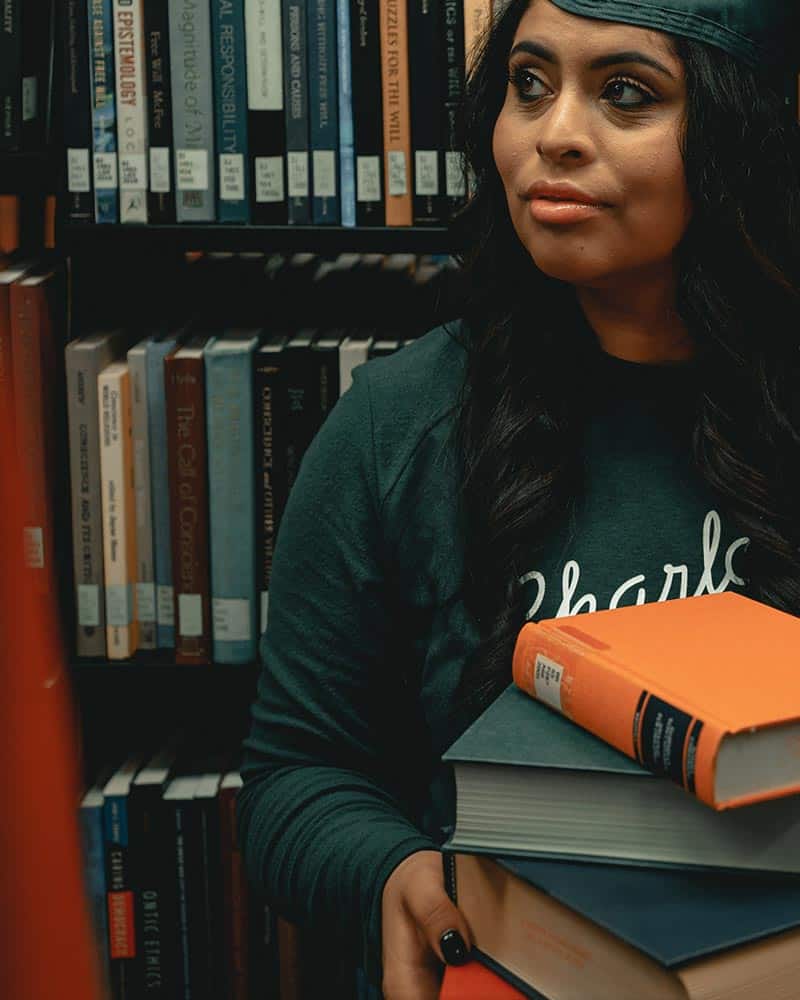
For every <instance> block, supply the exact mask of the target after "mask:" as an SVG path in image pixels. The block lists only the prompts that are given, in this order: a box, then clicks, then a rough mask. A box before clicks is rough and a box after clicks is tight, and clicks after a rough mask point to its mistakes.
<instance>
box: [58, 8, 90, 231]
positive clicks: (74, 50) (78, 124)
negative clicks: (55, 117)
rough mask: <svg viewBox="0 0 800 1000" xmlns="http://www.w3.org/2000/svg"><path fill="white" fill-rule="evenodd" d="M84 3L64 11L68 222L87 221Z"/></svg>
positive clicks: (86, 36)
mask: <svg viewBox="0 0 800 1000" xmlns="http://www.w3.org/2000/svg"><path fill="white" fill-rule="evenodd" d="M87 2H88V0H66V3H65V9H64V24H63V28H62V30H63V36H64V146H65V148H66V153H67V202H66V213H67V218H68V219H69V221H70V222H73V223H74V222H91V221H92V219H93V217H94V216H93V208H92V204H93V202H92V168H91V165H90V152H91V148H92V116H91V111H90V102H91V96H90V94H89V21H88V14H87V7H86V4H87Z"/></svg>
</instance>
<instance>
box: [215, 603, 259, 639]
mask: <svg viewBox="0 0 800 1000" xmlns="http://www.w3.org/2000/svg"><path fill="white" fill-rule="evenodd" d="M212 605H213V607H212V614H213V617H214V638H215V639H222V640H224V641H227V642H248V641H249V640H250V639H251V638H252V628H251V625H250V602H249V601H248V600H247V598H238V597H215V598H214V599H213V601H212Z"/></svg>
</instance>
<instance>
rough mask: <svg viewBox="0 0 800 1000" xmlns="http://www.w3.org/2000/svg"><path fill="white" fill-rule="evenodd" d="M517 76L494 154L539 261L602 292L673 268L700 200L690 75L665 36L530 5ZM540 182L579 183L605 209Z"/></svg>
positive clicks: (512, 69)
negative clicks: (687, 140)
mask: <svg viewBox="0 0 800 1000" xmlns="http://www.w3.org/2000/svg"><path fill="white" fill-rule="evenodd" d="M645 60H652V62H653V63H657V64H658V66H660V67H661V69H659V68H657V66H655V65H648V64H647V63H646V62H645ZM601 62H602V63H603V65H600V63H601ZM508 71H509V77H510V78H511V82H510V83H509V84H508V87H507V90H506V98H505V103H504V104H503V107H502V110H501V112H500V115H499V117H498V119H497V122H496V124H495V129H494V139H493V151H494V159H495V163H496V165H497V169H498V171H499V173H500V177H501V178H502V181H503V185H504V187H505V191H506V198H507V201H508V210H509V213H510V215H511V220H512V222H513V225H514V228H515V230H516V232H517V234H518V236H519V238H520V240H521V241H522V243H523V245H524V246H525V247H526V249H527V250H528V253H529V254H530V255H531V257H532V258H533V260H534V262H535V263H536V265H537V266H538V267H539V268H540V269H541V270H542V271H544V273H545V274H548V275H550V276H551V277H553V278H557V279H560V280H562V281H566V282H570V283H571V284H576V285H587V286H594V287H604V286H607V285H609V284H611V285H613V284H614V283H616V281H617V280H618V279H619V278H626V279H630V278H634V277H636V276H637V275H639V276H642V277H643V276H645V275H648V274H649V275H652V274H657V273H659V272H660V271H662V270H664V271H666V270H668V269H669V271H670V273H671V269H672V260H673V253H674V251H675V249H676V247H677V245H678V244H679V243H680V241H681V238H682V236H683V234H684V233H685V231H686V228H687V226H688V223H689V219H690V217H691V205H690V201H689V195H688V191H687V188H686V179H685V174H684V168H683V161H682V159H681V155H680V149H679V145H678V143H679V137H680V129H681V125H682V121H683V117H684V112H685V107H686V87H685V79H684V73H683V67H682V64H681V61H680V60H679V59H678V58H677V56H675V55H674V54H672V52H671V50H670V48H669V44H668V40H667V38H666V37H665V36H663V35H661V34H660V33H659V32H656V31H649V30H646V29H644V28H637V27H633V26H630V25H626V24H618V23H616V22H610V21H599V20H593V19H588V18H581V17H576V16H574V15H572V14H567V13H566V12H564V11H562V10H560V9H559V8H558V7H556V6H555V5H554V4H552V3H550V0H532V2H531V3H530V5H529V7H528V9H527V11H526V12H525V14H524V15H523V17H522V20H521V21H520V23H519V27H518V29H517V33H516V35H515V37H514V42H513V45H512V48H511V53H510V56H509V62H508ZM538 183H545V184H569V185H572V186H574V187H576V188H578V189H579V191H580V192H581V193H582V194H583V195H587V196H589V198H591V199H593V200H595V201H598V202H601V203H602V207H595V208H589V209H587V208H583V209H577V210H576V209H574V208H572V209H570V207H569V205H568V204H564V203H563V202H562V203H561V204H557V203H556V202H554V201H553V200H550V199H548V200H544V201H542V200H540V198H539V196H538V195H537V193H535V192H533V191H532V190H531V188H532V186H533V185H536V184H538ZM554 194H555V195H556V196H558V195H559V194H561V195H562V196H563V195H564V192H558V191H556V192H554ZM568 194H569V193H568V192H567V195H568ZM545 198H547V193H546V192H545ZM559 219H560V220H561V221H559Z"/></svg>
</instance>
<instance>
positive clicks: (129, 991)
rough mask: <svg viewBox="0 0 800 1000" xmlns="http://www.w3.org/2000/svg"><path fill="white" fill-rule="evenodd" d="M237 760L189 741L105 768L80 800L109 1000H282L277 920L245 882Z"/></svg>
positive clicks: (133, 754) (86, 866)
mask: <svg viewBox="0 0 800 1000" xmlns="http://www.w3.org/2000/svg"><path fill="white" fill-rule="evenodd" d="M241 785H242V779H241V777H240V775H239V771H238V760H237V757H236V755H235V754H233V753H227V752H224V751H218V750H215V751H213V752H209V751H208V750H203V749H202V747H201V745H200V744H199V742H198V741H190V740H187V739H185V738H184V737H183V736H182V735H180V734H179V735H178V736H176V737H174V738H173V739H170V740H167V741H165V744H164V745H163V746H159V747H151V748H150V749H149V750H148V749H144V750H135V751H133V752H131V753H129V754H127V755H126V756H125V759H123V760H116V761H114V762H113V763H111V764H109V765H107V766H102V767H100V768H99V769H98V770H97V772H96V773H95V774H94V775H93V778H92V781H91V783H90V787H87V788H86V790H85V794H84V795H83V798H82V800H81V802H80V807H79V819H80V827H81V831H82V839H83V853H84V871H85V876H86V879H85V880H86V888H87V894H88V900H89V904H90V912H91V914H92V920H93V926H94V931H95V934H96V940H97V954H98V958H99V963H100V966H101V969H102V974H103V978H104V980H105V981H106V983H107V985H108V987H109V990H110V993H109V995H110V997H111V1000H135V998H139V997H144V996H148V997H163V998H164V1000H174V998H175V997H183V996H192V997H206V998H208V1000H212V998H213V1000H219V998H222V997H225V998H229V1000H255V998H259V1000H264V998H266V997H270V996H272V997H277V996H278V977H279V970H278V962H279V959H278V943H277V920H276V917H275V915H274V914H272V913H271V912H270V909H269V907H268V906H267V905H266V904H265V903H264V901H263V900H261V899H259V898H258V897H257V895H256V894H255V893H254V892H253V891H252V890H251V889H250V887H249V886H248V884H247V880H246V876H245V871H244V864H243V861H242V857H241V854H240V851H239V846H238V837H237V829H236V795H237V793H238V790H239V788H241Z"/></svg>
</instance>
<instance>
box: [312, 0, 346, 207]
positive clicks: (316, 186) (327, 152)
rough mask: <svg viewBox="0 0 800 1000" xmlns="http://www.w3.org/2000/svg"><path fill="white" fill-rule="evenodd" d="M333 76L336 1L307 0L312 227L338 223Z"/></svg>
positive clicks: (337, 133)
mask: <svg viewBox="0 0 800 1000" xmlns="http://www.w3.org/2000/svg"><path fill="white" fill-rule="evenodd" d="M337 77H338V72H337V67H336V0H309V2H308V98H309V101H308V103H309V123H310V128H309V140H310V146H311V192H312V199H311V201H312V209H311V213H312V221H313V223H314V225H315V226H321V225H329V226H338V225H339V221H340V214H341V213H340V203H339V162H338V161H339V114H338V105H339V93H338V85H337Z"/></svg>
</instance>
